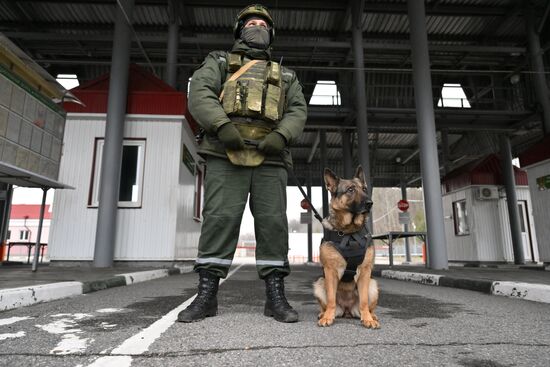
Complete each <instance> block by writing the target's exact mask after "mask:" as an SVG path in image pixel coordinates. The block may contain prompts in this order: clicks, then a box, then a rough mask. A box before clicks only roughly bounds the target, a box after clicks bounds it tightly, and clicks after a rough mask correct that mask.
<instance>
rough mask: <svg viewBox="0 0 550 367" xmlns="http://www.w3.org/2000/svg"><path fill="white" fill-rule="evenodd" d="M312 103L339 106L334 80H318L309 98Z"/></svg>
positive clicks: (338, 96)
mask: <svg viewBox="0 0 550 367" xmlns="http://www.w3.org/2000/svg"><path fill="white" fill-rule="evenodd" d="M309 104H313V105H329V106H339V105H340V104H341V103H340V92H338V88H337V87H336V83H335V82H334V80H318V81H317V84H316V85H315V88H314V89H313V94H312V95H311V99H310V100H309Z"/></svg>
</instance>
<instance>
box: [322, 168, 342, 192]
mask: <svg viewBox="0 0 550 367" xmlns="http://www.w3.org/2000/svg"><path fill="white" fill-rule="evenodd" d="M338 181H340V179H339V178H338V176H336V173H334V172H332V171H331V170H330V169H329V168H325V186H326V188H327V190H328V191H330V192H331V193H335V192H336V188H337V187H338Z"/></svg>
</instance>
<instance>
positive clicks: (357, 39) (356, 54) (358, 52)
mask: <svg viewBox="0 0 550 367" xmlns="http://www.w3.org/2000/svg"><path fill="white" fill-rule="evenodd" d="M363 9H364V1H363V0H354V1H353V8H352V14H353V15H352V27H351V28H352V48H353V67H354V76H355V78H354V79H355V80H354V82H355V109H356V112H357V119H356V120H355V124H356V126H357V143H358V144H357V145H358V147H359V163H360V164H361V166H362V167H363V171H364V172H365V181H366V182H367V188H368V191H369V196H370V197H372V180H371V174H370V172H371V167H370V158H369V129H368V124H367V95H366V85H365V61H364V56H363V22H362V21H363ZM371 224H372V223H371ZM371 229H372V226H371Z"/></svg>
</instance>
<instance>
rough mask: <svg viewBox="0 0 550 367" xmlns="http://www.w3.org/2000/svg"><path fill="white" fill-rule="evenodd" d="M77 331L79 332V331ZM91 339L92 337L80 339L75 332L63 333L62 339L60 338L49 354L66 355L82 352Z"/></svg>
mask: <svg viewBox="0 0 550 367" xmlns="http://www.w3.org/2000/svg"><path fill="white" fill-rule="evenodd" d="M79 333H81V331H80V332H79ZM93 341H94V339H90V338H83V339H81V338H80V337H79V336H78V335H76V334H64V335H63V339H61V341H60V342H59V343H58V344H57V346H56V347H55V348H54V349H52V350H51V351H50V354H58V355H66V354H74V353H82V352H84V351H85V350H86V348H87V347H88V344H90V343H91V342H93Z"/></svg>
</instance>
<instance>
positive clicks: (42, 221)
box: [32, 187, 49, 271]
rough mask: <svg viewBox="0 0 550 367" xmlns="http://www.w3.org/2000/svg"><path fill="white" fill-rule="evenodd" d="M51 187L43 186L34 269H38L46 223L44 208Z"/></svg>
mask: <svg viewBox="0 0 550 367" xmlns="http://www.w3.org/2000/svg"><path fill="white" fill-rule="evenodd" d="M48 189H49V187H43V188H42V191H43V193H42V206H41V207H40V218H39V219H38V233H37V234H36V244H35V245H34V258H33V259H32V271H36V269H38V258H39V257H40V240H41V237H42V224H43V223H44V208H45V207H46V195H47V194H48Z"/></svg>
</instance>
